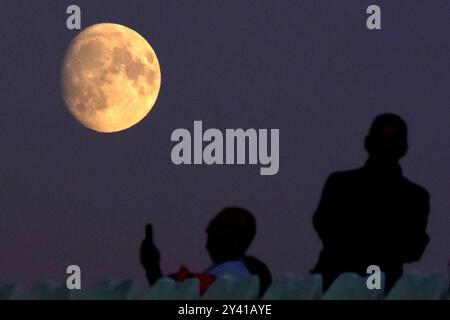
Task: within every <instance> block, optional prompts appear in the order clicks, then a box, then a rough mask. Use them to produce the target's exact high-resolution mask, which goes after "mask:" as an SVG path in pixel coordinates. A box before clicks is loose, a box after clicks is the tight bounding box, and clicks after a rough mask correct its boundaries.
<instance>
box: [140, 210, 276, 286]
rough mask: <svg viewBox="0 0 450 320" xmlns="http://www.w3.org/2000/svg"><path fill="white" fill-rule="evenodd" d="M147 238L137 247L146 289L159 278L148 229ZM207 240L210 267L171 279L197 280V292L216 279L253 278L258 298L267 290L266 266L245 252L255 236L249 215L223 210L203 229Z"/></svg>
mask: <svg viewBox="0 0 450 320" xmlns="http://www.w3.org/2000/svg"><path fill="white" fill-rule="evenodd" d="M147 229H148V230H147V237H146V239H145V240H144V241H143V243H142V246H141V252H140V256H141V264H142V265H143V267H144V268H145V270H146V275H147V279H148V281H149V283H150V285H152V284H154V283H155V282H156V281H157V280H158V279H159V278H160V277H162V271H161V268H160V254H159V251H158V249H157V248H156V247H155V245H154V243H153V238H152V237H153V236H152V231H151V226H147ZM206 232H207V235H208V238H207V243H206V249H207V251H208V253H209V256H210V258H211V260H212V262H213V264H212V265H211V266H210V267H209V268H207V269H206V270H205V271H204V272H202V273H200V274H198V273H191V272H190V271H189V270H187V268H185V267H182V268H181V269H180V271H179V272H178V273H176V274H172V275H171V277H173V278H175V279H177V280H184V279H185V278H186V277H191V276H194V277H197V278H199V280H200V282H201V283H200V284H201V292H202V293H203V292H204V291H205V290H206V288H207V286H208V285H209V284H210V283H211V282H212V281H213V280H214V279H215V277H217V276H220V275H231V276H234V277H236V278H244V277H248V276H250V275H257V276H258V277H259V279H260V295H262V294H263V293H264V292H265V290H266V289H267V288H268V287H269V285H270V283H271V281H272V277H271V273H270V271H269V269H268V268H267V266H266V265H265V264H264V263H263V262H261V261H260V260H258V259H257V258H255V257H251V256H247V255H246V252H247V249H248V248H249V246H250V244H251V242H252V240H253V238H254V237H255V234H256V221H255V218H254V217H253V215H252V214H251V213H250V212H249V211H247V210H245V209H242V208H235V207H229V208H225V209H223V210H222V211H221V212H219V214H218V215H217V216H216V217H215V218H214V219H212V220H211V221H210V223H209V225H208V227H207V229H206Z"/></svg>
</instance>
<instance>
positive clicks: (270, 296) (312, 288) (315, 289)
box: [263, 274, 322, 300]
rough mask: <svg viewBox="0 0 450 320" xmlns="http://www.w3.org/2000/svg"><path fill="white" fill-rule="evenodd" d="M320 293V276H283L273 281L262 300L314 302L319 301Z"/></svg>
mask: <svg viewBox="0 0 450 320" xmlns="http://www.w3.org/2000/svg"><path fill="white" fill-rule="evenodd" d="M321 293H322V276H320V275H318V274H314V275H307V276H305V277H299V276H295V275H292V274H285V275H282V276H280V277H278V278H276V279H275V280H274V281H273V283H272V285H271V286H270V287H269V288H268V289H267V291H266V294H265V295H264V297H263V300H314V299H319V298H320V295H321Z"/></svg>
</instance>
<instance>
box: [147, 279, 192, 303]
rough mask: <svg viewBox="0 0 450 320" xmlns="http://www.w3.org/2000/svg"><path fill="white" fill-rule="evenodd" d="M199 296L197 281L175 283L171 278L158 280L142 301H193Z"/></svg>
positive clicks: (188, 280)
mask: <svg viewBox="0 0 450 320" xmlns="http://www.w3.org/2000/svg"><path fill="white" fill-rule="evenodd" d="M199 295H200V289H199V282H198V279H187V280H185V281H183V282H177V281H175V280H173V279H171V278H166V277H164V278H161V279H159V280H158V281H157V282H156V283H155V284H154V285H153V286H152V288H151V289H150V293H149V294H147V295H145V296H144V297H143V298H142V300H195V299H198V298H199Z"/></svg>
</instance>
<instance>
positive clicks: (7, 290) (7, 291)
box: [0, 283, 16, 300]
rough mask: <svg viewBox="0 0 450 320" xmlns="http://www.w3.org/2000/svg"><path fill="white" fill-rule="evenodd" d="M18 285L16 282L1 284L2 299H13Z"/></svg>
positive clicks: (0, 297)
mask: <svg viewBox="0 0 450 320" xmlns="http://www.w3.org/2000/svg"><path fill="white" fill-rule="evenodd" d="M15 289H16V285H15V284H14V283H7V284H0V300H11V299H13V298H14V292H15Z"/></svg>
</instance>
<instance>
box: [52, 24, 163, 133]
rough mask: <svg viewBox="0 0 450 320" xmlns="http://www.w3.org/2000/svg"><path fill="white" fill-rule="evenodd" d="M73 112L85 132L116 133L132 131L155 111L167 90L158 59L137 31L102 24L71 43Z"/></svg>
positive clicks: (66, 81)
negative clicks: (161, 94) (157, 101)
mask: <svg viewBox="0 0 450 320" xmlns="http://www.w3.org/2000/svg"><path fill="white" fill-rule="evenodd" d="M61 69H62V70H61V90H62V96H63V99H64V102H65V104H66V106H67V108H68V109H69V111H70V113H71V114H72V115H73V116H74V117H75V119H77V120H78V121H79V122H80V123H81V124H82V125H84V126H85V127H87V128H89V129H92V130H94V131H97V132H102V133H111V132H118V131H122V130H125V129H128V128H130V127H132V126H134V125H135V124H137V123H138V122H140V121H141V120H142V119H144V118H145V117H146V116H147V114H148V113H149V112H150V110H151V109H152V108H153V106H154V104H155V102H156V100H157V98H158V94H159V90H160V87H161V70H160V65H159V61H158V57H157V56H156V54H155V51H154V50H153V48H152V47H151V45H150V44H149V43H148V42H147V41H146V40H145V39H144V38H143V37H142V36H141V35H140V34H139V33H137V32H136V31H134V30H132V29H130V28H128V27H125V26H122V25H119V24H113V23H100V24H96V25H93V26H90V27H88V28H86V29H84V30H83V31H82V32H80V33H79V34H78V35H77V36H76V37H75V38H74V39H73V40H72V42H71V44H70V46H69V48H68V49H67V52H66V55H65V57H64V61H63V65H62V68H61Z"/></svg>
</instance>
